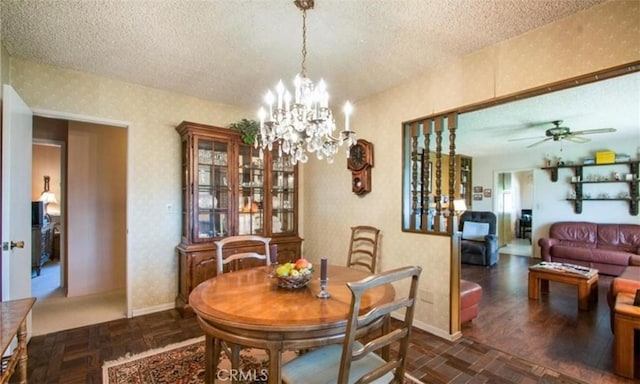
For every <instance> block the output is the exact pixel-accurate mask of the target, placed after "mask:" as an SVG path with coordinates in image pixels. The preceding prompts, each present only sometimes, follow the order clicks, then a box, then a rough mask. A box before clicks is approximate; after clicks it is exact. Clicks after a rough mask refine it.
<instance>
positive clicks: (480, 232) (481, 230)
mask: <svg viewBox="0 0 640 384" xmlns="http://www.w3.org/2000/svg"><path fill="white" fill-rule="evenodd" d="M488 234H489V223H476V222H474V221H465V222H464V224H463V226H462V238H463V239H464V240H474V241H484V237H485V236H486V235H488Z"/></svg>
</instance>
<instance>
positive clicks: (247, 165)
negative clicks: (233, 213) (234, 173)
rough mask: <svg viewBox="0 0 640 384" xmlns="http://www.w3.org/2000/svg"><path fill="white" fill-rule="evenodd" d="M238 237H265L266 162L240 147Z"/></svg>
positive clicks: (247, 149) (256, 153)
mask: <svg viewBox="0 0 640 384" xmlns="http://www.w3.org/2000/svg"><path fill="white" fill-rule="evenodd" d="M238 173H239V174H238V185H239V191H238V235H250V234H251V235H264V233H265V231H264V182H265V178H264V176H265V175H264V161H263V160H262V159H261V158H260V157H259V154H258V151H257V150H255V149H254V148H253V147H251V146H248V145H240V152H239V156H238Z"/></svg>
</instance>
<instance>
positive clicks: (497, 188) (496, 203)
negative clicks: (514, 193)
mask: <svg viewBox="0 0 640 384" xmlns="http://www.w3.org/2000/svg"><path fill="white" fill-rule="evenodd" d="M518 172H531V182H532V185H534V183H535V177H536V176H535V175H536V172H535V169H534V168H515V169H496V170H494V171H493V190H494V191H496V193H495V194H494V195H493V198H492V199H493V201H492V205H493V212H494V213H495V214H496V216H497V217H498V229H497V231H496V232H497V233H500V234H501V233H502V228H501V227H500V225H501V220H500V214H501V213H502V212H498V209H496V207H498V206H499V205H501V204H502V202H500V201H499V199H501V198H502V196H501V195H502V194H501V193H499V191H500V177H499V175H500V174H503V173H509V174H511V185H513V178H514V174H515V173H518ZM531 204H532V207H531V208H532V209H533V210H534V214H533V215H532V218H531V257H532V258H533V257H535V250H536V247H535V241H534V238H535V236H534V234H535V232H536V221H535V217H536V215H535V209H536V208H537V207H538V206H539V204H538V202H537V201H536V194H535V188H532V190H531ZM516 214H517V212H516ZM516 220H517V219H516ZM514 229H515V230H516V232H517V224H515V228H514ZM515 235H516V238H517V233H516V234H515ZM498 240H499V242H502V240H503V239H500V238H499V239H498ZM505 245H506V244H505Z"/></svg>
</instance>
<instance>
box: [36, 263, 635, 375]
mask: <svg viewBox="0 0 640 384" xmlns="http://www.w3.org/2000/svg"><path fill="white" fill-rule="evenodd" d="M530 262H531V260H530V259H528V258H524V257H517V256H508V255H503V256H502V258H501V261H500V264H499V265H498V266H497V267H493V268H490V269H487V268H482V267H474V266H466V265H464V266H463V268H462V274H463V277H464V278H465V279H468V280H472V281H476V282H478V283H479V284H480V285H482V287H483V289H484V296H483V299H482V301H481V303H480V307H481V309H480V312H481V313H480V316H479V317H478V318H476V319H475V320H474V321H473V322H472V323H471V324H469V325H465V326H464V327H463V335H464V336H465V337H464V338H463V339H462V340H458V341H456V342H451V341H447V340H443V339H440V338H438V337H435V336H433V335H430V334H428V333H426V332H423V331H420V330H416V331H415V332H414V334H413V337H412V343H411V346H410V349H411V353H410V359H409V364H408V371H409V373H411V374H412V375H413V376H415V377H418V378H420V379H422V381H424V382H425V383H447V382H451V383H528V382H544V383H560V382H574V381H572V380H570V379H568V378H567V377H565V376H564V375H563V374H566V375H568V376H571V377H574V378H579V379H582V380H583V381H585V382H588V383H632V382H633V381H632V380H624V379H621V378H618V377H617V376H615V375H613V374H612V373H611V372H612V369H611V367H612V361H611V347H612V341H613V338H612V336H611V333H610V331H609V323H608V321H609V317H608V308H607V304H606V300H605V298H604V293H605V291H606V286H608V282H609V281H610V278H607V277H603V278H601V282H600V288H599V289H600V300H599V302H598V306H597V309H593V310H591V311H589V312H578V309H577V299H576V295H577V293H576V292H575V289H572V288H573V287H563V286H560V285H557V284H554V283H553V282H552V283H551V293H550V295H549V296H544V297H543V298H542V299H541V300H540V301H539V302H533V301H529V300H528V299H527V279H526V274H527V267H528V265H529V264H530ZM200 335H202V331H201V330H200V328H199V327H198V325H197V323H196V321H195V319H194V318H186V319H183V318H182V317H180V315H179V314H178V312H177V311H175V310H168V311H162V312H158V313H154V314H149V315H144V316H139V317H135V318H132V319H122V320H116V321H111V322H107V323H102V324H96V325H91V326H87V327H82V328H76V329H72V330H67V331H61V332H56V333H51V334H47V335H42V336H36V337H33V338H32V339H31V341H30V343H29V351H28V352H29V361H28V364H29V365H28V367H29V372H28V375H29V383H38V384H39V383H101V382H102V381H101V379H102V376H101V375H102V369H101V367H102V363H103V362H104V361H108V360H114V359H117V358H119V357H122V356H124V355H125V354H128V353H129V354H135V353H140V352H143V351H146V350H148V349H151V348H157V347H162V346H165V345H168V344H171V343H175V342H178V341H182V340H186V339H189V338H193V337H197V336H200ZM475 341H477V342H478V343H476V342H475ZM487 346H490V347H493V348H489V347H487ZM494 348H495V349H494ZM500 351H503V352H505V353H502V352H500ZM530 362H532V363H534V364H533V366H532V365H531V364H530ZM479 364H485V366H486V368H485V369H483V372H482V374H476V372H477V371H478V370H479V368H478V366H479ZM535 365H541V366H545V367H547V368H551V370H545V369H544V368H541V367H536V366H535ZM525 370H530V371H533V372H534V373H535V375H531V374H527V373H525V374H521V372H523V371H525ZM554 370H555V371H559V372H562V373H563V374H557V372H553V371H554ZM460 372H461V373H460Z"/></svg>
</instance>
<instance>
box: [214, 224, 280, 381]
mask: <svg viewBox="0 0 640 384" xmlns="http://www.w3.org/2000/svg"><path fill="white" fill-rule="evenodd" d="M270 242H271V238H270V237H262V236H257V235H240V236H228V237H225V238H224V239H222V240H218V241H214V244H215V245H216V256H217V259H216V263H217V266H216V267H217V272H218V275H221V274H223V273H224V272H225V271H224V270H225V268H224V267H225V265H227V264H230V263H235V266H236V267H238V263H239V262H241V261H242V260H244V259H257V260H264V262H265V265H267V266H268V265H269V263H270V258H271V255H270V252H269V243H270ZM233 243H246V244H247V246H251V245H254V246H255V244H256V243H257V244H260V247H262V245H264V252H263V253H260V252H255V251H242V252H237V253H232V254H229V255H228V256H227V257H224V247H225V246H228V245H229V244H233ZM237 269H241V268H237ZM227 272H230V270H228V269H227ZM216 344H218V345H217V346H216V349H217V350H218V351H224V353H225V354H226V355H227V356H228V357H229V360H231V368H233V369H238V368H239V364H240V350H241V349H242V346H241V345H239V344H233V343H226V342H224V341H221V340H219V339H216Z"/></svg>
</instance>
